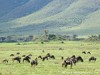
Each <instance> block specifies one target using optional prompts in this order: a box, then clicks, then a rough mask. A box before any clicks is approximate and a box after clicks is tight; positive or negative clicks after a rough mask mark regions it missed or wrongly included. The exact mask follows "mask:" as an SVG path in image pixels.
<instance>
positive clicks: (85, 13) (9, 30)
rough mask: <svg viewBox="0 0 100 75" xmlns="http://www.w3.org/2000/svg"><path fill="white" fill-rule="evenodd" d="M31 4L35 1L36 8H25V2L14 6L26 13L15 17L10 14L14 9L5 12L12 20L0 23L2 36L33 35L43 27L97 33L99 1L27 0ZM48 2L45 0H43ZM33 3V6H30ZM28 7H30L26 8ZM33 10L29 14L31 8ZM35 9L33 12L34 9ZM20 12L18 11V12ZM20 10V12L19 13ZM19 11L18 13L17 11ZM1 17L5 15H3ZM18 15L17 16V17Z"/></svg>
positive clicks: (61, 32) (50, 30)
mask: <svg viewBox="0 0 100 75" xmlns="http://www.w3.org/2000/svg"><path fill="white" fill-rule="evenodd" d="M30 1H32V2H33V3H32V2H31V4H29V6H30V5H32V4H34V3H37V4H36V5H37V6H38V7H37V10H35V9H33V7H32V8H28V7H27V8H26V7H25V6H27V4H28V3H29V2H27V3H26V4H24V5H22V6H20V7H18V8H16V9H15V10H16V11H17V10H19V9H20V10H21V9H22V8H23V10H22V11H23V12H25V10H27V12H28V11H29V12H28V14H27V15H24V13H23V12H22V13H21V15H23V16H19V18H18V17H15V16H14V15H11V14H12V13H16V11H15V10H13V11H12V12H10V13H11V14H10V13H9V15H5V18H6V19H7V18H8V19H9V17H7V16H11V17H13V18H15V19H14V20H11V21H8V22H4V23H0V26H1V28H0V32H1V34H2V35H3V34H4V35H11V34H15V33H16V35H19V34H20V35H32V34H41V33H43V30H44V29H48V30H49V32H50V33H57V34H78V35H81V36H85V35H90V34H99V33H100V30H99V27H100V25H99V23H100V22H99V20H100V0H38V1H37V0H30ZM43 1H44V3H43V4H41V2H43ZM46 1H47V2H46ZM32 6H34V5H32ZM28 9H29V10H28ZM31 10H32V12H31V13H30V11H31ZM34 10H35V11H34ZM18 12H19V11H18ZM19 13H20V12H19ZM16 14H18V13H16ZM3 18H4V17H3ZM16 18H17V19H16Z"/></svg>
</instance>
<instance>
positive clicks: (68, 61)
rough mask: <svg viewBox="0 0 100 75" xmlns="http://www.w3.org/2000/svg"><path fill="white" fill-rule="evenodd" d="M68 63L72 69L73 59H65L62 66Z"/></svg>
mask: <svg viewBox="0 0 100 75" xmlns="http://www.w3.org/2000/svg"><path fill="white" fill-rule="evenodd" d="M68 65H70V68H71V69H72V66H73V61H72V60H71V59H69V60H64V62H63V63H62V67H63V66H64V67H67V66H68Z"/></svg>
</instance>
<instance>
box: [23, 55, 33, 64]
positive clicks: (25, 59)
mask: <svg viewBox="0 0 100 75" xmlns="http://www.w3.org/2000/svg"><path fill="white" fill-rule="evenodd" d="M30 59H31V58H30V56H25V57H24V58H23V62H24V61H27V62H28V63H30Z"/></svg>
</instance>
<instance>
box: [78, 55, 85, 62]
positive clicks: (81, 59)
mask: <svg viewBox="0 0 100 75" xmlns="http://www.w3.org/2000/svg"><path fill="white" fill-rule="evenodd" d="M76 59H77V62H78V61H81V62H84V60H83V58H82V57H81V56H78V57H76Z"/></svg>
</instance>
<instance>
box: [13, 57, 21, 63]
mask: <svg viewBox="0 0 100 75" xmlns="http://www.w3.org/2000/svg"><path fill="white" fill-rule="evenodd" d="M12 60H13V62H14V60H16V61H18V62H19V63H20V62H21V57H19V56H18V57H15V58H13V59H12Z"/></svg>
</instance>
